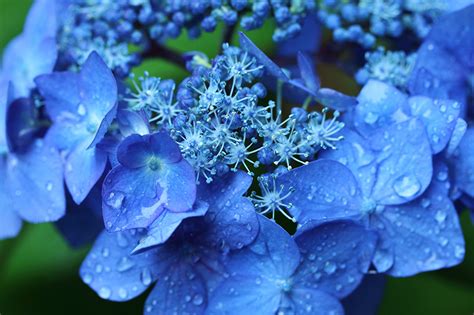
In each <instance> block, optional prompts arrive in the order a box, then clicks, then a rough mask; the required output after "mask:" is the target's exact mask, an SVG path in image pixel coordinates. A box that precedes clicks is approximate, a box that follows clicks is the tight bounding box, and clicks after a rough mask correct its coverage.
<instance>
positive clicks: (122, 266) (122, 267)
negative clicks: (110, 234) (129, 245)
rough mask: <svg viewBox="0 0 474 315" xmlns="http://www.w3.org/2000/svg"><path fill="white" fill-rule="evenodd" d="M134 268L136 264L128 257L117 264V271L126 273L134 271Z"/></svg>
mask: <svg viewBox="0 0 474 315" xmlns="http://www.w3.org/2000/svg"><path fill="white" fill-rule="evenodd" d="M133 266H135V263H134V262H133V261H132V260H131V259H129V258H128V257H126V256H124V257H122V258H121V259H120V260H119V261H118V262H117V271H118V272H125V271H127V270H130V269H132V268H133Z"/></svg>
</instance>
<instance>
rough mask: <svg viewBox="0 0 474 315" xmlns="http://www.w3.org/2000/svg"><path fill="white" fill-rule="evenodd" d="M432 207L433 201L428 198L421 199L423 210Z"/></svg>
mask: <svg viewBox="0 0 474 315" xmlns="http://www.w3.org/2000/svg"><path fill="white" fill-rule="evenodd" d="M430 205H431V201H430V200H429V199H427V198H423V199H421V206H422V207H423V208H428V207H429V206H430Z"/></svg>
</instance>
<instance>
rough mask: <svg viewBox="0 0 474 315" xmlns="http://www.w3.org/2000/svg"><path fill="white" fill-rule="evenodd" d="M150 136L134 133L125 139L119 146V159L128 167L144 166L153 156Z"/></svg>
mask: <svg viewBox="0 0 474 315" xmlns="http://www.w3.org/2000/svg"><path fill="white" fill-rule="evenodd" d="M148 140H149V137H142V136H140V135H138V134H132V135H130V136H128V137H127V138H125V139H123V140H122V142H121V143H120V144H119V146H118V147H117V160H118V161H119V163H120V164H121V165H123V166H125V167H128V168H138V167H143V166H145V165H146V164H147V163H148V159H149V158H150V157H152V154H153V153H152V151H151V147H150V143H149V141H148Z"/></svg>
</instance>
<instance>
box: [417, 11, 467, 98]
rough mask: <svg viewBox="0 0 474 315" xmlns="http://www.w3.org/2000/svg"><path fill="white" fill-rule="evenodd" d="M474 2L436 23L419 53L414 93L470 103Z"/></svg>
mask: <svg viewBox="0 0 474 315" xmlns="http://www.w3.org/2000/svg"><path fill="white" fill-rule="evenodd" d="M473 18H474V5H471V6H469V7H466V8H465V9H463V10H459V11H456V12H453V13H451V14H446V15H444V16H442V17H440V18H439V19H438V20H437V21H436V23H434V25H433V27H432V29H431V31H430V33H429V34H428V36H427V38H426V40H425V42H424V43H423V45H422V46H421V48H420V49H419V50H418V52H417V55H418V57H417V61H416V64H415V67H414V69H413V71H412V75H411V77H410V80H409V89H410V92H412V94H422V95H426V96H431V97H435V98H445V99H446V98H449V99H455V100H458V101H460V102H462V103H465V102H466V97H467V95H468V92H469V85H468V80H467V78H468V76H469V73H471V72H472V69H473V66H474V61H473V60H472V54H473V49H474V48H473V47H472V45H467V46H466V45H465V43H466V42H469V41H470V40H471V37H472V23H471V21H472V20H473Z"/></svg>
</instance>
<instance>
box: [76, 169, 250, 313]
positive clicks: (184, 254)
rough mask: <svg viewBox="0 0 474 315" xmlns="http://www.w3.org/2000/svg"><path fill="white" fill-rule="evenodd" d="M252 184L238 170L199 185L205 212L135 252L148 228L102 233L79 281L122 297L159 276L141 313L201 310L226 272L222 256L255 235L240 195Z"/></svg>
mask: <svg viewBox="0 0 474 315" xmlns="http://www.w3.org/2000/svg"><path fill="white" fill-rule="evenodd" d="M250 183H251V178H250V177H249V176H248V175H246V174H245V173H243V172H236V173H229V174H227V175H226V176H224V177H221V178H219V180H216V181H214V182H213V183H211V184H201V185H199V186H198V194H197V199H198V200H199V201H201V202H204V203H207V204H208V208H209V210H208V211H207V213H206V215H205V216H203V217H198V218H188V219H186V220H184V222H183V223H182V224H181V225H180V226H179V228H178V229H177V230H176V231H175V232H174V233H173V235H172V236H171V238H170V239H169V240H168V241H167V242H166V243H164V244H162V245H158V246H156V247H155V248H151V249H148V250H145V251H139V252H138V253H136V254H135V255H130V253H131V252H132V250H134V249H135V248H136V246H137V245H138V244H139V240H140V238H141V237H142V236H146V233H145V232H146V231H144V230H142V229H141V230H130V231H122V232H115V233H109V232H103V233H102V234H101V235H100V236H99V238H98V239H97V241H96V243H95V245H94V247H93V249H92V250H91V252H90V253H89V255H88V256H87V257H86V259H85V261H84V263H83V264H82V267H81V272H80V273H81V277H82V279H83V281H84V282H85V283H86V284H88V285H89V286H90V287H91V288H92V289H94V290H95V291H96V292H97V293H98V294H99V296H100V297H102V298H104V299H108V300H112V301H125V300H129V299H132V298H134V297H136V296H138V295H139V294H141V293H143V292H144V291H145V290H146V289H147V288H148V287H150V286H151V285H152V284H153V283H154V282H156V281H157V280H158V283H157V284H156V286H155V288H154V289H153V290H152V291H151V293H150V295H149V297H148V299H147V302H146V304H145V313H168V312H170V311H171V312H173V311H174V312H178V313H194V314H199V313H203V311H204V309H205V308H206V306H207V303H208V296H209V293H210V292H212V290H213V289H214V288H215V286H216V281H218V279H221V278H222V277H223V276H224V275H225V274H227V273H228V271H227V270H226V268H225V264H224V260H225V257H226V255H228V254H229V253H230V252H233V251H238V250H241V249H242V248H244V247H245V246H246V245H248V244H250V243H252V241H253V240H254V239H255V237H256V235H257V234H258V230H259V226H258V221H257V217H256V213H255V210H254V209H253V207H252V204H251V202H250V201H249V200H247V199H246V198H244V197H242V194H243V193H244V192H245V191H246V190H247V189H248V187H249V185H250Z"/></svg>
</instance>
